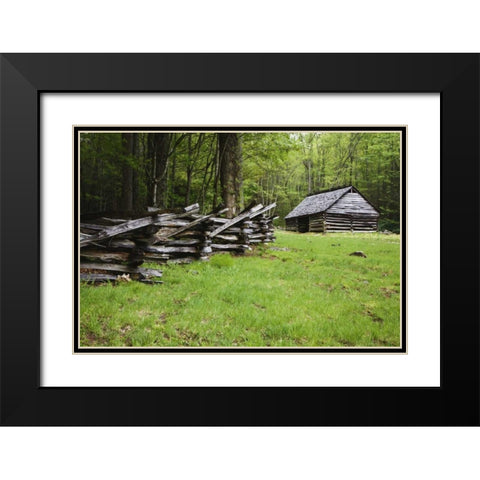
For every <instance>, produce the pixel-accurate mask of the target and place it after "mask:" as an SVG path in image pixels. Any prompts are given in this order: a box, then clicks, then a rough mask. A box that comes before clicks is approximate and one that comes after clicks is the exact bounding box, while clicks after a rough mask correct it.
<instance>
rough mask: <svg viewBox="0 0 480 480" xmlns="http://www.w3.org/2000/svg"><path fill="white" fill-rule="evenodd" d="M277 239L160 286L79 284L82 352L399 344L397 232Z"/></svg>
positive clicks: (170, 272) (281, 235)
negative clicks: (86, 349)
mask: <svg viewBox="0 0 480 480" xmlns="http://www.w3.org/2000/svg"><path fill="white" fill-rule="evenodd" d="M276 236H277V241H276V242H275V243H271V244H266V245H260V246H258V247H257V248H255V249H254V250H253V251H252V252H249V253H247V254H246V255H244V256H238V257H235V256H231V255H229V254H217V255H214V256H213V257H212V258H211V260H210V261H209V262H195V263H192V264H189V265H164V266H161V267H160V268H161V269H162V270H163V281H164V282H165V283H163V284H157V285H145V284H142V283H139V282H134V281H132V282H122V283H118V284H117V285H111V284H106V285H101V286H92V285H87V284H81V286H80V346H81V347H124V346H133V347H185V346H189V347H198V346H201V347H236V346H238V347H264V346H273V347H352V346H356V347H389V346H399V345H400V236H399V235H382V234H358V233H356V234H348V233H344V234H328V235H321V234H312V233H307V234H298V233H292V232H285V231H280V230H277V232H276ZM358 250H360V251H363V252H364V253H365V255H366V256H367V258H363V257H358V256H350V255H349V254H350V253H352V252H354V251H358ZM145 266H151V267H154V268H158V266H157V265H152V264H150V265H145Z"/></svg>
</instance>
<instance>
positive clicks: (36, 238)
mask: <svg viewBox="0 0 480 480" xmlns="http://www.w3.org/2000/svg"><path fill="white" fill-rule="evenodd" d="M0 68H1V70H0V75H1V77H0V78H1V90H0V101H1V119H2V122H1V147H0V148H1V150H0V153H1V171H2V176H1V198H2V202H1V209H2V214H1V219H0V224H1V232H2V244H1V245H2V246H1V279H2V280H1V308H2V310H1V312H2V313H1V319H0V320H1V339H0V341H1V359H2V361H1V387H2V388H1V397H2V398H1V422H2V424H3V425H339V426H340V425H478V423H479V413H480V401H479V400H480V399H479V366H480V356H479V320H478V302H477V301H476V298H477V293H478V242H479V238H478V214H479V212H478V200H479V199H478V180H479V178H478V155H479V146H480V143H479V138H478V131H479V91H480V90H479V86H480V83H479V57H478V55H475V54H468V55H467V54H465V55H462V54H441V55H438V54H412V55H410V54H409V55H397V54H395V55H393V54H392V55H390V54H378V55H376V54H358V55H354V54H338V55H331V54H145V55H144V54H31V55H30V54H4V55H2V57H1V65H0Z"/></svg>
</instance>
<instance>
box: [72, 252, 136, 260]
mask: <svg viewBox="0 0 480 480" xmlns="http://www.w3.org/2000/svg"><path fill="white" fill-rule="evenodd" d="M129 256H130V255H129V254H128V253H126V252H108V251H103V250H81V252H80V258H81V259H86V260H88V261H90V262H92V261H93V262H98V261H100V262H106V263H114V262H127V261H128V257H129Z"/></svg>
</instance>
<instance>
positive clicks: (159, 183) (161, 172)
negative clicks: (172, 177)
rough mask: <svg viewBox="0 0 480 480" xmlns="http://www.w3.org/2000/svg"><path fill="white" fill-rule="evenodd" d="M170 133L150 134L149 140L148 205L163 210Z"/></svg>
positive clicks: (164, 205)
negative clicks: (149, 178)
mask: <svg viewBox="0 0 480 480" xmlns="http://www.w3.org/2000/svg"><path fill="white" fill-rule="evenodd" d="M170 141H171V134H170V133H151V134H150V138H149V150H150V159H151V162H152V164H151V165H152V166H151V172H150V177H151V180H150V189H149V195H148V198H149V203H150V204H151V206H154V207H159V208H165V207H166V204H165V202H166V200H167V167H168V157H169V154H170V152H169V149H170Z"/></svg>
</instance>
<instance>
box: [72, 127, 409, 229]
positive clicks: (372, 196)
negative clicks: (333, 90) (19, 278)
mask: <svg viewBox="0 0 480 480" xmlns="http://www.w3.org/2000/svg"><path fill="white" fill-rule="evenodd" d="M400 138H401V136H400V133H399V132H367V131H355V132H321V131H305V132H280V131H276V132H250V131H248V132H233V133H221V132H209V131H199V132H188V133H187V132H151V131H148V132H124V133H122V132H118V133H110V132H102V131H98V132H82V133H81V134H80V208H81V213H82V214H89V213H97V212H106V211H116V212H125V213H128V214H135V213H136V212H141V211H143V210H144V209H145V208H146V207H147V206H156V207H158V208H165V209H167V208H176V207H183V206H185V205H188V204H191V203H195V202H196V203H199V204H200V208H201V210H202V211H203V212H204V213H205V212H208V211H210V210H212V209H214V208H216V207H217V206H218V205H219V204H224V205H225V206H228V207H230V208H231V210H232V212H231V214H232V215H233V214H235V213H238V212H239V211H240V210H242V209H243V208H244V207H245V206H246V205H247V204H249V203H251V202H252V201H255V202H258V203H263V204H264V205H267V204H269V203H272V202H276V203H277V210H276V214H277V215H278V216H279V222H281V223H282V222H283V217H284V216H285V215H286V214H287V213H288V212H289V211H291V210H292V209H293V208H294V207H295V206H296V205H297V204H298V203H299V202H300V201H301V200H302V199H303V198H304V197H305V196H306V195H308V194H309V193H315V192H319V191H322V190H327V189H331V188H337V187H341V186H346V185H354V186H355V187H357V188H358V189H359V190H360V191H361V192H362V193H363V194H364V195H365V196H366V197H367V198H368V199H369V200H370V201H371V203H372V204H373V205H374V206H375V207H376V208H377V209H378V210H379V211H380V214H381V219H380V228H388V229H390V230H393V231H398V230H399V225H400V171H401V156H400Z"/></svg>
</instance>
